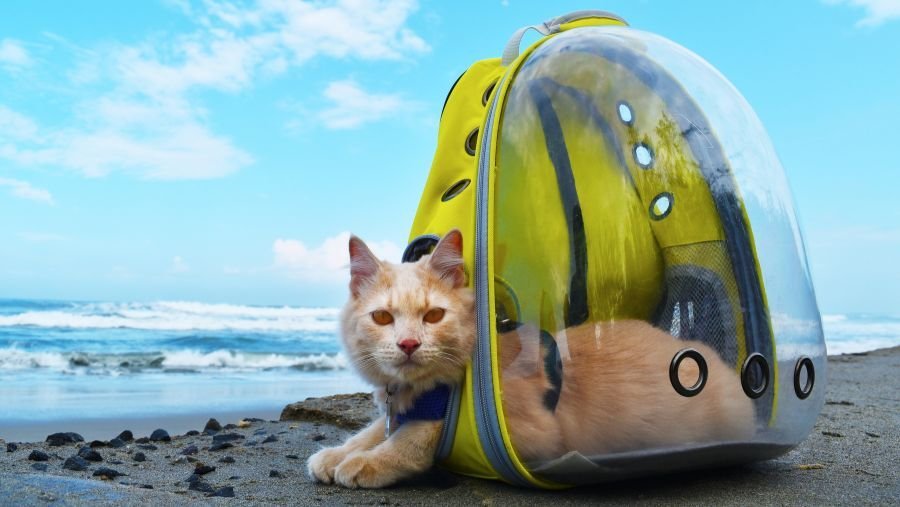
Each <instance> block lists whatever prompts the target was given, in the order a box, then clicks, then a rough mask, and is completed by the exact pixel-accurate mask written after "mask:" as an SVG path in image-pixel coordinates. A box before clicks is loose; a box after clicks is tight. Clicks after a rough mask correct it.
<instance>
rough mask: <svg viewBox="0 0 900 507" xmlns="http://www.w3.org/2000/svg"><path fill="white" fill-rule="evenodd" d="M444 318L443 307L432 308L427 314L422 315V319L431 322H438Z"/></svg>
mask: <svg viewBox="0 0 900 507" xmlns="http://www.w3.org/2000/svg"><path fill="white" fill-rule="evenodd" d="M443 318H444V309H443V308H432V309H431V310H428V312H427V313H425V316H424V317H422V320H424V321H425V322H427V323H429V324H437V323H438V322H440V321H441V319H443Z"/></svg>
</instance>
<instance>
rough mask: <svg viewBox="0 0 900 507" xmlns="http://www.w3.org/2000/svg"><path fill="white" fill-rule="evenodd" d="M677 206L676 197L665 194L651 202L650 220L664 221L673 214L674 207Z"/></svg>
mask: <svg viewBox="0 0 900 507" xmlns="http://www.w3.org/2000/svg"><path fill="white" fill-rule="evenodd" d="M674 204H675V196H673V195H672V194H670V193H669V192H663V193H661V194H659V195H657V196H656V197H654V198H653V200H652V201H650V218H652V219H653V220H662V219H663V218H666V217H667V216H669V213H671V212H672V206H673V205H674Z"/></svg>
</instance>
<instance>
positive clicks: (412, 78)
mask: <svg viewBox="0 0 900 507" xmlns="http://www.w3.org/2000/svg"><path fill="white" fill-rule="evenodd" d="M587 8H595V9H604V10H607V11H611V12H615V13H617V14H619V15H620V16H622V17H624V18H625V19H626V20H628V22H629V24H630V25H631V26H632V27H633V28H637V29H640V30H645V31H650V32H654V33H657V34H660V35H662V36H664V37H666V38H669V39H671V40H673V41H675V42H677V43H679V44H681V45H683V46H685V47H687V48H688V49H690V50H691V51H693V52H695V53H697V54H699V55H700V56H702V57H703V58H704V59H706V60H707V61H709V62H710V63H711V64H712V65H713V66H714V67H716V68H717V69H718V70H720V71H721V72H722V73H723V74H724V75H725V76H727V78H728V79H729V80H730V81H731V82H732V83H733V84H734V85H735V86H736V87H737V89H738V90H740V92H741V93H742V94H743V95H744V97H746V99H747V100H748V101H749V103H750V104H751V105H752V106H753V108H754V110H755V111H756V113H757V114H758V115H759V117H760V118H761V120H762V122H763V124H764V125H765V127H766V129H767V131H768V133H769V136H770V137H771V140H772V142H773V144H774V146H775V148H776V151H777V152H778V154H779V157H780V159H781V161H782V164H783V165H784V168H785V172H786V174H787V177H788V180H789V181H790V183H791V187H792V190H793V195H794V198H795V206H796V210H797V214H798V216H799V219H800V223H801V226H802V228H803V230H804V235H805V240H806V247H807V253H808V256H809V263H810V268H811V272H812V275H813V280H814V282H815V287H816V292H817V296H818V301H819V306H820V308H821V309H822V311H823V312H828V313H843V312H848V313H849V312H870V313H888V314H900V267H898V266H897V264H896V262H897V260H898V259H900V255H898V253H897V252H898V251H900V225H898V224H900V206H898V198H897V195H898V191H900V162H898V157H896V156H895V155H894V151H895V150H896V146H897V144H898V142H900V127H898V121H900V0H824V1H822V0H798V1H793V2H776V1H758V2H739V3H738V2H718V1H712V0H710V1H692V2H670V1H664V0H647V1H607V2H586V1H585V0H579V1H570V0H558V1H555V2H538V1H532V2H526V1H522V0H502V1H499V0H498V1H480V2H475V1H457V2H444V1H438V0H430V1H429V0H421V1H419V2H416V1H414V0H338V1H327V0H322V1H316V2H303V1H286V0H260V1H258V2H256V1H247V2H229V1H219V0H205V1H189V0H157V1H145V2H105V1H99V0H95V1H85V2H70V1H67V0H47V1H43V2H40V3H35V2H31V1H28V0H7V1H4V2H2V3H0V298H32V299H74V300H94V301H97V300H101V301H153V300H197V301H204V302H228V303H241V304H276V305H282V304H289V305H307V306H334V305H338V304H340V303H341V302H342V300H343V299H344V297H345V296H346V282H347V272H346V262H347V259H346V241H347V237H348V234H349V232H350V231H352V232H353V233H355V234H357V235H359V236H360V237H362V238H363V239H365V240H366V241H367V242H369V243H370V245H372V246H373V248H374V250H375V251H376V253H378V254H380V255H382V256H385V257H387V258H389V259H394V260H396V259H398V258H399V255H400V252H401V251H402V248H403V245H405V242H406V239H407V235H408V233H409V227H410V225H411V223H412V219H413V216H414V213H415V210H416V206H417V204H418V200H419V196H420V193H421V191H422V188H423V186H424V183H425V178H426V177H427V174H428V169H429V167H430V164H431V158H432V154H433V150H434V148H435V143H436V136H437V126H438V121H439V117H440V111H441V107H442V104H443V102H444V98H445V96H446V93H447V91H448V89H449V87H450V85H451V84H452V83H453V82H454V81H455V80H456V78H457V77H458V76H459V75H460V74H461V73H462V72H463V71H464V70H465V69H466V68H467V67H468V66H469V65H470V64H471V63H472V62H474V61H476V60H478V59H482V58H489V57H494V56H499V55H500V53H501V52H502V50H503V47H504V45H505V43H506V40H507V39H508V37H509V36H510V35H511V34H512V32H514V31H515V30H516V29H517V28H519V27H520V26H524V25H530V24H534V23H537V22H540V21H543V20H546V19H549V18H552V17H554V16H557V15H559V14H563V13H566V12H570V11H575V10H581V9H587Z"/></svg>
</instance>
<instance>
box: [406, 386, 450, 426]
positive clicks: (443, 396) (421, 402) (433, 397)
mask: <svg viewBox="0 0 900 507" xmlns="http://www.w3.org/2000/svg"><path fill="white" fill-rule="evenodd" d="M449 403H450V386H448V385H445V384H438V385H437V387H435V388H434V389H432V390H430V391H426V392H424V393H422V395H421V396H419V397H418V398H416V401H415V402H414V403H413V406H412V407H410V409H409V410H407V411H406V412H404V413H402V414H397V426H401V425H403V424H404V423H406V422H407V421H440V420H441V419H443V418H444V414H445V413H446V412H447V405H449Z"/></svg>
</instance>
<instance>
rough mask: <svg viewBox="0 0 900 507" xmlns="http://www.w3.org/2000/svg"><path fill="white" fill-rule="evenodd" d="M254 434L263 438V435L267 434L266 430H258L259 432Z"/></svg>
mask: <svg viewBox="0 0 900 507" xmlns="http://www.w3.org/2000/svg"><path fill="white" fill-rule="evenodd" d="M253 434H254V435H257V436H263V435H265V434H266V430H264V429H258V430H256V431H254V432H253Z"/></svg>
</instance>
